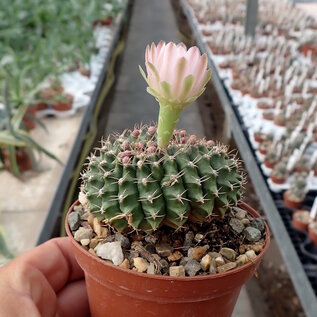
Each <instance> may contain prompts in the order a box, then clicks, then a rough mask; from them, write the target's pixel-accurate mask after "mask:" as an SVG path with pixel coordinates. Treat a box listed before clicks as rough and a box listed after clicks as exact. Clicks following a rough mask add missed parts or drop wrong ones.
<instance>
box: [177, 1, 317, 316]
mask: <svg viewBox="0 0 317 317" xmlns="http://www.w3.org/2000/svg"><path fill="white" fill-rule="evenodd" d="M181 6H182V10H183V12H184V14H185V16H186V18H187V20H188V23H189V25H190V28H191V30H192V32H193V35H194V38H195V40H196V43H197V45H198V46H199V47H200V49H201V51H202V52H206V53H207V55H208V57H209V65H210V67H211V68H212V82H213V85H214V87H215V90H216V91H217V94H218V97H219V99H220V102H221V105H222V107H223V109H224V112H225V114H226V120H227V126H228V127H229V128H230V130H231V131H228V133H231V134H232V136H233V138H234V139H235V142H236V144H237V147H238V149H239V152H240V155H241V156H242V159H243V160H244V162H245V166H246V168H247V171H248V173H249V176H250V178H251V180H252V183H253V185H254V188H255V190H256V193H257V196H258V197H259V199H260V202H261V205H262V207H263V210H264V212H265V215H266V217H267V219H268V221H269V224H270V228H271V230H272V233H273V235H274V238H275V240H276V242H277V244H278V246H279V248H280V251H281V254H282V256H283V258H284V261H285V264H286V266H287V268H288V270H289V273H290V276H291V279H292V282H293V284H294V287H295V289H296V292H297V294H298V297H299V299H300V301H301V304H302V307H303V309H304V311H305V313H306V315H307V316H308V317H313V316H316V311H317V300H316V294H315V292H314V289H313V288H315V291H316V290H317V285H314V286H313V285H312V284H311V281H310V280H309V279H308V276H307V272H305V270H304V267H303V264H302V262H301V260H300V258H299V256H298V254H297V252H296V249H295V247H294V243H293V242H292V240H291V238H290V234H289V232H288V230H287V228H286V226H285V219H282V217H281V215H280V213H279V210H278V207H277V205H276V201H278V199H280V197H276V195H274V194H273V193H271V191H270V190H269V188H268V186H267V184H266V181H265V178H264V175H263V174H262V172H261V170H260V167H259V165H258V163H257V161H256V158H255V157H254V152H253V150H252V148H251V146H250V143H249V141H248V138H247V134H246V131H245V130H244V129H243V127H242V125H241V122H240V120H239V116H238V115H237V113H236V112H235V111H234V109H233V107H232V102H231V98H230V96H229V95H228V94H227V92H226V89H225V87H224V84H223V82H222V80H221V78H220V76H219V74H218V71H217V68H216V66H215V63H214V61H213V59H212V57H211V55H210V54H209V50H208V49H207V46H206V44H205V43H204V41H203V39H202V36H201V33H200V31H199V29H198V27H197V24H196V23H195V17H194V15H193V11H192V9H191V8H190V7H189V5H188V4H187V2H186V0H181ZM283 221H284V222H283ZM316 279H317V276H316Z"/></svg>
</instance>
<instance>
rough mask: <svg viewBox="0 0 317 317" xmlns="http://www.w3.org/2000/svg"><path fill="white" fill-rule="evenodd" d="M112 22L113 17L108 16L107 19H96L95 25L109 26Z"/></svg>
mask: <svg viewBox="0 0 317 317" xmlns="http://www.w3.org/2000/svg"><path fill="white" fill-rule="evenodd" d="M111 23H112V17H108V18H106V19H99V20H95V21H94V22H93V27H96V26H98V25H101V26H107V25H110V24H111Z"/></svg>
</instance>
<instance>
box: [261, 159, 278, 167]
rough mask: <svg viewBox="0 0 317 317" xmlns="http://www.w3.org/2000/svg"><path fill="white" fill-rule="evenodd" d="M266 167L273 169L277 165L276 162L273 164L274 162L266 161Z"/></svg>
mask: <svg viewBox="0 0 317 317" xmlns="http://www.w3.org/2000/svg"><path fill="white" fill-rule="evenodd" d="M264 165H265V166H266V167H267V168H271V169H272V168H273V167H274V166H275V165H276V162H272V161H268V160H265V161H264Z"/></svg>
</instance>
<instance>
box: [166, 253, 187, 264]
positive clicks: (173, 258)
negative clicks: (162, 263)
mask: <svg viewBox="0 0 317 317" xmlns="http://www.w3.org/2000/svg"><path fill="white" fill-rule="evenodd" d="M182 257H183V255H182V253H181V252H179V251H175V252H174V253H172V254H171V255H170V256H169V257H168V258H167V259H168V260H169V261H170V262H173V261H178V260H180V259H181V258H182Z"/></svg>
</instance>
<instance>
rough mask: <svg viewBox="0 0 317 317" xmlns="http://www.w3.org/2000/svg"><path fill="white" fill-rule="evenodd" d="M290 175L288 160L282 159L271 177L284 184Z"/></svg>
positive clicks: (276, 182)
mask: <svg viewBox="0 0 317 317" xmlns="http://www.w3.org/2000/svg"><path fill="white" fill-rule="evenodd" d="M287 177H288V170H287V162H286V161H281V162H279V163H277V164H276V165H275V166H274V168H273V170H272V173H271V175H270V179H271V181H272V182H273V183H275V184H284V183H285V181H286V179H287Z"/></svg>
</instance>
